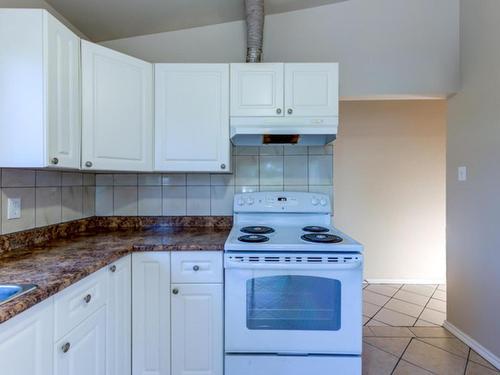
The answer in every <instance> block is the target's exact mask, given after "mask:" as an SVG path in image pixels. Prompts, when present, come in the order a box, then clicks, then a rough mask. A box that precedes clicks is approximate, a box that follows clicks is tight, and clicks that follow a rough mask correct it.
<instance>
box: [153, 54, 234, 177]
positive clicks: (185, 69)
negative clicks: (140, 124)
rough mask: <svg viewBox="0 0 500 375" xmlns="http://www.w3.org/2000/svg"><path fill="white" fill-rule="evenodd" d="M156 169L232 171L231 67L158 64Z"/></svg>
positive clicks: (156, 76)
mask: <svg viewBox="0 0 500 375" xmlns="http://www.w3.org/2000/svg"><path fill="white" fill-rule="evenodd" d="M155 142H156V143H155V146H156V147H155V153H156V155H155V169H156V170H162V171H189V172H225V171H228V170H229V157H230V141H229V65H227V64H156V65H155Z"/></svg>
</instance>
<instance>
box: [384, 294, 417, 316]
mask: <svg viewBox="0 0 500 375" xmlns="http://www.w3.org/2000/svg"><path fill="white" fill-rule="evenodd" d="M384 308H386V309H389V310H392V311H397V312H399V313H403V314H406V315H410V316H413V317H415V318H418V316H419V315H420V313H421V312H422V311H423V310H424V307H423V306H420V305H415V304H414V303H409V302H405V301H401V300H399V299H395V298H393V299H391V300H390V301H389V302H387V303H386V304H385V306H384Z"/></svg>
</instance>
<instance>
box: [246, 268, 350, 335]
mask: <svg viewBox="0 0 500 375" xmlns="http://www.w3.org/2000/svg"><path fill="white" fill-rule="evenodd" d="M340 291H341V287H340V281H338V280H334V279H327V278H323V277H313V276H293V275H288V276H267V277H258V278H254V279H250V280H248V281H247V283H246V298H247V301H246V304H247V311H246V314H247V319H246V320H247V328H248V329H253V330H300V331H337V330H339V329H340V321H341V320H340V299H341V295H340Z"/></svg>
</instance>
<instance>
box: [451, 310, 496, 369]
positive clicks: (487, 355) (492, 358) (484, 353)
mask: <svg viewBox="0 0 500 375" xmlns="http://www.w3.org/2000/svg"><path fill="white" fill-rule="evenodd" d="M443 327H444V328H446V329H447V330H448V331H450V332H451V333H453V334H454V335H455V336H457V337H458V338H459V339H460V340H462V341H463V342H464V343H466V344H467V345H469V346H470V347H471V348H472V349H474V351H476V352H477V353H478V354H479V355H480V356H481V357H483V358H484V359H486V360H487V361H488V362H490V363H491V364H492V365H493V366H495V367H496V368H497V369H499V370H500V357H497V356H496V355H495V354H493V353H492V352H490V351H489V350H488V349H486V348H485V347H484V346H482V345H481V344H480V343H478V342H477V341H476V340H474V339H473V338H472V337H470V336H469V335H467V334H466V333H464V332H462V331H461V330H460V329H459V328H457V327H455V326H454V325H453V324H451V323H450V322H449V321H447V320H445V321H444V323H443Z"/></svg>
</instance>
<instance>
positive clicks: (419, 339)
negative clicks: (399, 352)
mask: <svg viewBox="0 0 500 375" xmlns="http://www.w3.org/2000/svg"><path fill="white" fill-rule="evenodd" d="M415 338H416V339H417V340H418V341H420V342H421V343H424V344H427V345H429V346H432V347H433V348H436V349H441V350H442V351H445V352H446V353H448V354H451V355H453V356H455V357H458V358H461V359H465V360H466V361H467V358H468V357H469V354H467V357H466V358H464V357H462V356H460V355H458V354H456V353H452V352H450V351H449V350H446V349H443V348H441V347H439V346H437V345H434V344H431V343H428V342H425V341H423V340H422V339H452V340H453V339H454V340H458V339H457V338H456V337H415ZM458 341H460V340H458ZM467 348H468V349H469V352H470V348H469V347H468V346H467Z"/></svg>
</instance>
